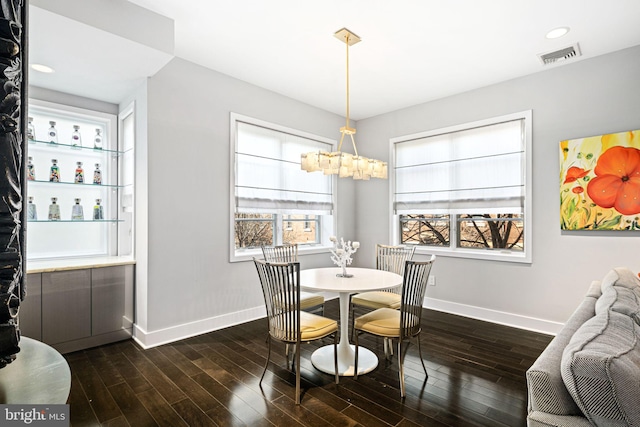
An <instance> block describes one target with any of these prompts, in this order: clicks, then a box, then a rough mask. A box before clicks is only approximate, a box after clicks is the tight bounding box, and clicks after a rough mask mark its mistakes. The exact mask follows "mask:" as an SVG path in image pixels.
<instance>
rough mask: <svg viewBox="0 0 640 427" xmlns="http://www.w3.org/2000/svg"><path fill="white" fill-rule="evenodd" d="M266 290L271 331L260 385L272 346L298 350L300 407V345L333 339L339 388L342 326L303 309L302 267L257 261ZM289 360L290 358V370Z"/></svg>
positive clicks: (265, 297)
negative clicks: (340, 330)
mask: <svg viewBox="0 0 640 427" xmlns="http://www.w3.org/2000/svg"><path fill="white" fill-rule="evenodd" d="M253 262H254V263H255V266H256V269H257V270H258V277H259V278H260V284H261V286H262V293H263V295H264V302H265V306H266V309H267V322H268V328H269V335H268V337H267V341H268V353H267V361H266V363H265V365H264V371H262V376H261V377H260V384H262V380H263V378H264V374H265V373H266V372H267V367H268V366H269V360H270V358H271V342H272V341H273V340H276V341H280V342H282V343H284V344H285V345H286V346H287V347H288V346H290V345H291V346H294V354H293V358H294V366H295V372H296V404H300V344H301V343H303V342H310V341H315V340H319V339H322V338H325V337H330V336H333V347H334V363H335V382H336V384H338V381H339V377H338V346H337V335H338V322H337V321H335V320H332V319H328V318H326V317H323V316H318V315H316V314H313V313H308V312H306V311H302V310H301V309H300V286H299V285H300V263H298V262H288V263H270V262H266V261H263V260H258V259H255V258H254V259H253ZM288 364H289V360H288V358H287V366H288Z"/></svg>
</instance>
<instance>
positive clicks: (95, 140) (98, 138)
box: [93, 129, 102, 150]
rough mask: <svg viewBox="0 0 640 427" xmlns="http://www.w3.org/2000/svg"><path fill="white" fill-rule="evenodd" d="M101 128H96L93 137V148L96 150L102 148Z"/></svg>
mask: <svg viewBox="0 0 640 427" xmlns="http://www.w3.org/2000/svg"><path fill="white" fill-rule="evenodd" d="M101 132H102V131H101V130H100V129H96V135H95V136H94V137H93V148H95V149H96V150H102V135H101Z"/></svg>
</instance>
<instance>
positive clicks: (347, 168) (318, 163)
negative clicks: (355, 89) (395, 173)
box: [300, 28, 387, 180]
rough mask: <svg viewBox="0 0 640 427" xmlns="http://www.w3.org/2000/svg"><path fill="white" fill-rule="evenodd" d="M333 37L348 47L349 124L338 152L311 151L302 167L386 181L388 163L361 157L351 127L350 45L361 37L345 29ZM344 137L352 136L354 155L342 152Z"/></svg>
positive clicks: (309, 169) (344, 127) (311, 170)
mask: <svg viewBox="0 0 640 427" xmlns="http://www.w3.org/2000/svg"><path fill="white" fill-rule="evenodd" d="M334 36H335V37H336V38H337V39H338V40H340V41H342V42H344V43H345V44H346V45H347V114H346V116H347V124H346V126H343V127H341V128H340V133H341V134H342V135H341V136H340V143H339V144H338V151H333V152H327V151H311V152H309V153H303V154H302V155H301V158H300V167H301V169H302V170H304V171H307V172H316V171H322V172H323V173H324V174H325V175H336V174H337V175H338V176H339V177H340V178H345V177H353V179H363V180H369V179H370V178H372V177H373V178H382V179H387V162H383V161H382V160H376V159H370V158H368V157H364V156H360V155H358V149H357V148H356V140H355V139H354V137H353V135H355V133H356V130H355V128H352V127H351V126H349V124H350V123H349V46H351V45H354V44H356V43H358V42H359V41H360V37H358V36H357V35H355V34H354V33H352V32H351V31H349V30H347V29H346V28H342V29H341V30H338V31H336V33H335V34H334ZM345 135H349V137H350V138H351V143H352V144H353V151H354V154H351V153H343V152H342V151H341V150H342V142H343V141H344V139H345V138H344V137H345Z"/></svg>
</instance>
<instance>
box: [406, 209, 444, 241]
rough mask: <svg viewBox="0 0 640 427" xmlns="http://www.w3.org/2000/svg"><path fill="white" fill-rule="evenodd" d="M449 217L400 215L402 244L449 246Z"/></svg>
mask: <svg viewBox="0 0 640 427" xmlns="http://www.w3.org/2000/svg"><path fill="white" fill-rule="evenodd" d="M449 227H450V224H449V215H422V214H416V215H400V229H401V230H402V243H403V244H414V245H424V246H445V247H446V246H449Z"/></svg>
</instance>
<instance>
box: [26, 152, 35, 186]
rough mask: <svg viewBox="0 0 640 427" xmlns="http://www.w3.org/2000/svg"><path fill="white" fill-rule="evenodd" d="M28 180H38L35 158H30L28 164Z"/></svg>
mask: <svg viewBox="0 0 640 427" xmlns="http://www.w3.org/2000/svg"><path fill="white" fill-rule="evenodd" d="M27 180H28V181H35V180H36V169H35V168H34V167H33V157H31V156H29V162H28V163H27Z"/></svg>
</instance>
